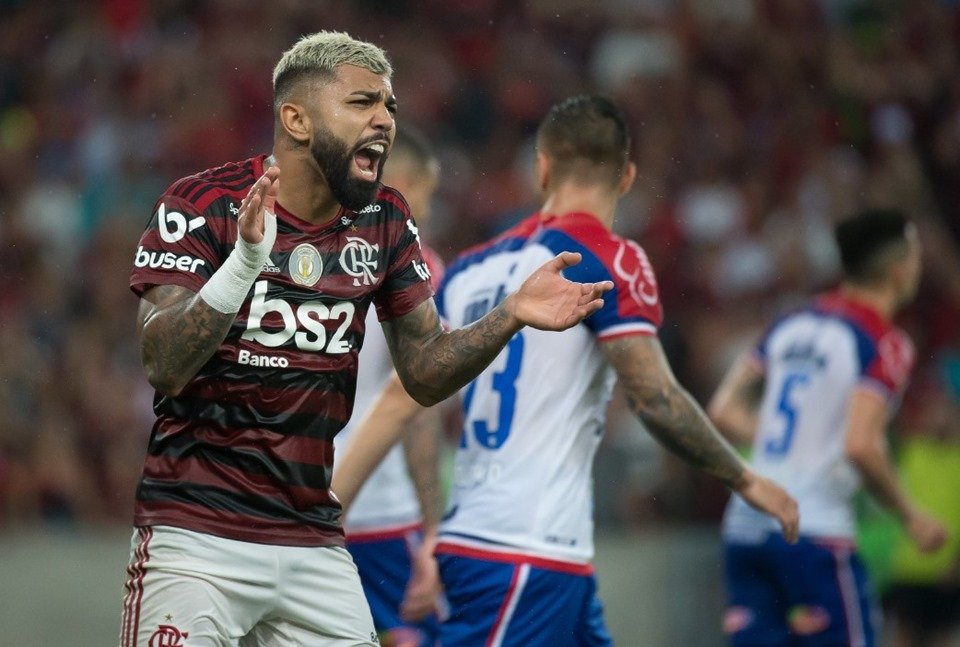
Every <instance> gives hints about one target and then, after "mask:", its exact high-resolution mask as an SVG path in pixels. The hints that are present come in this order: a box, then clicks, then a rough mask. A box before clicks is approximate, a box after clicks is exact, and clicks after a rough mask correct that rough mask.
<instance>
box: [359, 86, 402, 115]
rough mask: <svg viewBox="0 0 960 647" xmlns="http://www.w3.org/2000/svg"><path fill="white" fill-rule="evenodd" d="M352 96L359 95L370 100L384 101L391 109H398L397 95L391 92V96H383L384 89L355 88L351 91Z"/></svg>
mask: <svg viewBox="0 0 960 647" xmlns="http://www.w3.org/2000/svg"><path fill="white" fill-rule="evenodd" d="M350 95H351V96H354V95H359V96H361V97H363V98H365V99H368V100H370V101H381V100H382V101H383V104H384V105H385V106H387V108H389V109H390V110H396V109H397V97H396V95H393V94H391V95H390V96H388V97H386V98H383V95H384V93H383V91H382V90H354V91H353V92H351V93H350Z"/></svg>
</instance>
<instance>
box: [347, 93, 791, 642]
mask: <svg viewBox="0 0 960 647" xmlns="http://www.w3.org/2000/svg"><path fill="white" fill-rule="evenodd" d="M537 149H538V154H537V179H538V182H539V187H540V188H541V190H542V192H543V206H542V208H541V209H540V211H539V212H538V213H536V214H534V215H533V216H531V217H530V218H528V219H526V220H525V221H523V222H522V223H520V224H519V225H517V226H516V227H514V228H513V229H511V230H509V231H507V232H506V233H505V234H503V235H502V236H500V237H498V238H496V239H494V240H493V241H491V242H489V243H486V244H483V245H481V246H479V247H477V248H474V249H472V250H468V251H467V252H465V253H464V254H463V255H461V256H460V257H459V258H458V259H457V260H456V261H455V262H454V263H453V264H452V265H451V267H450V269H449V271H448V272H447V274H446V275H445V278H444V281H443V283H442V287H441V290H440V293H439V295H438V297H437V302H438V304H440V308H441V311H442V313H443V314H444V315H445V317H446V320H447V323H448V325H450V326H451V327H453V328H459V327H462V326H469V325H471V324H472V323H473V322H474V321H476V320H477V319H479V318H480V317H482V316H483V315H484V314H485V313H487V312H489V311H490V310H491V309H492V308H494V307H496V305H497V304H498V303H500V302H501V301H502V300H503V298H504V296H505V295H506V294H509V292H510V291H511V290H512V289H513V286H514V285H515V284H516V283H517V282H518V281H519V280H520V277H522V276H523V275H524V274H525V273H526V272H527V271H528V268H530V267H534V266H536V265H538V264H539V263H541V262H542V259H544V258H549V257H552V256H553V254H554V251H553V250H555V249H558V248H560V247H563V248H569V249H575V250H576V251H578V252H580V254H581V256H582V262H581V264H580V265H579V266H577V268H570V269H568V270H567V271H565V274H564V275H565V276H566V277H567V278H570V279H573V280H577V281H580V280H584V279H585V278H586V277H591V278H590V279H589V280H591V281H595V280H601V281H612V282H613V283H614V289H613V290H612V291H611V292H609V293H608V295H607V296H606V297H605V299H604V306H603V308H601V309H600V310H599V311H598V312H597V313H595V314H594V315H593V316H591V317H590V318H589V319H587V320H585V321H584V322H583V323H584V325H582V326H577V327H575V328H574V329H571V330H569V331H567V333H566V334H564V335H562V336H560V337H557V338H556V339H554V340H549V339H547V337H546V335H545V334H544V333H542V332H540V331H536V330H526V331H523V333H521V334H519V335H514V337H513V338H512V339H511V340H510V342H509V343H508V344H507V347H506V348H505V350H504V351H503V352H501V353H500V355H499V356H498V357H497V359H495V360H494V361H493V363H492V364H491V365H490V367H489V368H488V369H487V370H485V371H484V372H483V373H482V374H481V375H480V376H479V377H478V378H477V379H476V380H475V381H474V382H472V383H471V384H470V385H469V386H468V387H467V389H466V390H465V392H464V394H463V406H464V418H465V419H464V428H463V435H462V437H461V440H460V447H459V450H458V452H457V457H456V463H455V474H454V487H453V491H452V493H451V498H450V501H449V504H448V506H449V509H448V512H447V514H446V516H445V518H444V520H443V521H442V522H441V526H440V537H439V541H438V546H437V554H438V559H439V563H440V570H441V579H442V581H443V585H444V590H445V593H446V596H447V600H448V603H449V606H450V609H449V612H450V615H449V618H448V619H447V620H445V621H444V623H443V625H442V626H441V643H442V644H444V645H551V646H555V645H608V644H610V643H611V639H610V636H609V634H608V633H607V631H606V628H605V626H604V621H603V616H602V610H601V607H600V604H599V598H598V597H597V595H596V584H595V581H594V578H593V567H592V565H591V560H592V557H593V522H592V516H591V509H592V487H591V485H592V482H591V481H592V477H591V471H592V462H593V456H594V453H595V451H596V448H597V445H598V444H599V442H600V437H601V435H602V433H603V429H604V413H605V409H606V406H607V402H608V400H609V397H610V394H611V390H612V388H613V385H614V382H615V381H616V379H617V377H619V378H620V379H621V381H622V383H623V386H624V389H625V391H626V392H627V394H628V396H629V398H630V401H631V403H632V409H633V410H634V412H635V413H636V414H637V415H638V416H639V417H640V418H641V420H643V421H644V423H645V424H646V426H647V428H648V429H649V430H650V431H651V433H653V434H654V435H655V436H656V437H657V438H658V439H659V440H660V441H661V442H663V443H664V444H665V445H667V446H668V447H669V448H670V449H672V450H673V451H674V452H676V453H677V454H678V455H680V456H682V457H683V458H685V459H686V460H688V461H690V462H692V463H693V464H695V465H697V466H699V467H700V468H702V469H704V470H705V471H707V472H709V473H711V474H713V475H715V476H717V477H719V478H720V479H722V480H723V481H724V482H725V483H726V484H727V485H729V486H730V487H732V488H734V489H735V490H737V491H739V492H740V493H742V494H743V495H744V496H745V497H746V498H747V499H748V500H750V501H751V502H753V503H754V504H755V505H757V506H758V507H760V508H761V509H763V510H765V511H767V512H770V513H771V514H774V515H775V516H776V517H777V518H778V519H779V520H780V522H781V523H782V524H783V526H784V530H785V533H786V534H787V536H788V537H790V538H792V536H793V535H794V533H795V529H796V523H797V519H796V507H795V504H794V502H793V501H792V499H790V497H789V496H787V495H786V493H785V492H784V491H783V490H782V489H780V488H779V487H778V486H776V485H775V484H774V483H773V482H771V481H769V480H767V479H764V478H761V477H759V476H757V475H756V474H755V473H754V472H753V471H751V470H750V469H749V468H748V467H747V466H746V465H745V464H744V463H743V462H742V461H741V460H740V459H739V457H738V456H737V455H736V454H735V453H734V452H733V450H732V449H731V448H730V446H729V445H728V444H727V443H726V442H725V441H724V440H723V439H722V438H721V437H720V435H719V434H718V433H717V432H716V430H715V429H713V427H712V425H711V424H710V423H709V421H708V419H707V418H706V415H705V414H704V413H703V412H702V411H701V410H700V408H699V407H698V406H697V405H696V404H695V402H694V401H693V399H692V398H691V397H690V396H689V395H688V394H687V393H686V391H685V390H684V389H683V388H682V387H680V385H679V384H677V382H676V380H675V379H674V377H673V375H672V372H671V371H670V368H669V366H668V364H667V362H666V359H665V357H664V354H663V351H662V349H661V347H660V344H659V342H658V340H657V336H656V335H657V326H659V324H660V321H661V306H660V301H659V295H658V293H657V284H656V279H655V277H654V273H653V269H652V268H651V267H650V263H649V262H648V260H647V258H646V255H645V254H644V252H643V250H642V249H641V248H640V246H639V245H637V244H636V243H634V242H632V241H628V240H624V239H622V238H620V237H618V236H616V235H614V234H613V233H611V231H610V229H611V226H612V224H613V216H614V211H615V208H616V205H617V202H618V199H619V198H620V196H621V195H623V194H624V193H626V192H627V191H628V190H629V189H630V187H631V185H632V183H633V181H634V179H635V177H636V168H635V166H634V165H633V163H632V162H630V161H629V135H628V133H627V129H626V126H625V122H624V120H623V117H622V115H621V113H620V111H619V110H618V109H617V108H616V106H615V105H613V104H612V103H611V102H610V101H609V100H607V99H605V98H603V97H597V96H579V97H572V98H570V99H567V100H565V101H562V102H561V103H559V104H557V105H556V106H554V107H553V108H552V109H551V111H550V112H549V114H548V115H547V117H546V119H545V120H544V122H543V124H542V125H541V127H540V129H539V131H538V136H537ZM571 270H572V271H571ZM371 429H372V428H371ZM378 442H380V439H378V438H376V437H375V435H374V434H373V433H372V432H371V434H370V443H369V445H366V451H365V452H364V454H365V456H364V457H359V455H358V454H356V453H355V454H353V455H349V456H347V457H346V458H345V462H346V461H350V464H351V465H352V466H355V467H356V472H357V473H360V472H362V471H363V470H364V469H367V468H368V463H369V462H370V461H368V460H367V458H368V457H369V455H372V454H374V453H375V449H374V446H375V445H376V444H377V443H378ZM344 485H345V486H346V487H345V489H344V492H341V491H340V490H337V491H338V493H341V494H344V493H346V495H347V496H348V497H349V496H350V491H351V490H352V489H353V488H355V484H348V483H345V484H344ZM336 486H337V484H336V483H335V484H334V487H335V488H336Z"/></svg>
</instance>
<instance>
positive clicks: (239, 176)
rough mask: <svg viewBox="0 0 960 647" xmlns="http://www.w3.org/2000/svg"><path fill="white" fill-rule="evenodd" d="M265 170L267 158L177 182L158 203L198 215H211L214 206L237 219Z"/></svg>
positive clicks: (252, 159)
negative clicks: (250, 192)
mask: <svg viewBox="0 0 960 647" xmlns="http://www.w3.org/2000/svg"><path fill="white" fill-rule="evenodd" d="M262 170H263V156H259V157H254V158H250V159H247V160H244V161H242V162H229V163H227V164H224V165H222V166H218V167H215V168H210V169H206V170H204V171H200V172H199V173H195V174H193V175H188V176H186V177H183V178H180V179H179V180H177V181H175V182H173V183H172V184H171V185H170V186H169V187H167V190H166V191H164V193H163V195H162V196H161V197H160V200H159V201H158V202H159V203H162V204H164V205H168V207H167V208H182V209H187V210H190V211H194V212H197V213H203V212H206V211H210V210H211V207H212V206H213V205H218V206H220V207H222V208H221V209H220V210H221V211H225V212H230V213H232V215H234V216H235V215H236V212H237V210H238V209H239V206H240V201H241V200H242V199H243V197H244V196H245V195H246V193H247V191H248V190H249V188H250V185H251V184H253V183H254V182H255V181H256V179H257V177H258V175H259V173H261V172H262ZM231 207H232V208H231ZM158 208H159V204H158ZM223 215H226V213H224V214H223Z"/></svg>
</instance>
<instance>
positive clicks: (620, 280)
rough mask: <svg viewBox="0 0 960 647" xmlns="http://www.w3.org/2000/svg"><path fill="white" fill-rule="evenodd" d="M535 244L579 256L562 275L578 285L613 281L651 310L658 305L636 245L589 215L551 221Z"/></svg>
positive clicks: (654, 281) (652, 281)
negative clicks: (577, 253) (579, 283)
mask: <svg viewBox="0 0 960 647" xmlns="http://www.w3.org/2000/svg"><path fill="white" fill-rule="evenodd" d="M536 240H537V242H539V243H541V244H543V245H545V246H546V247H548V248H549V249H550V250H551V251H552V252H553V253H554V254H557V253H559V252H561V251H570V252H579V253H580V254H581V255H582V257H583V258H582V260H581V261H580V264H579V265H576V266H574V267H572V268H570V269H569V270H566V271H565V272H564V275H565V276H567V277H568V278H570V279H572V280H576V281H581V282H585V283H586V282H598V281H613V282H614V284H615V285H616V286H617V287H618V289H619V290H621V291H624V292H627V293H629V294H630V295H631V297H632V298H633V299H634V300H636V301H638V302H641V303H646V304H647V305H650V306H655V305H658V304H659V294H658V290H657V278H656V274H655V272H654V269H653V265H652V264H651V263H650V259H649V258H648V257H647V253H646V252H645V251H644V249H643V247H642V246H640V244H639V243H637V242H635V241H633V240H630V239H627V238H623V237H621V236H618V235H617V234H615V233H613V232H612V231H610V230H609V229H607V228H606V227H605V226H604V225H603V224H602V223H601V222H600V221H599V220H598V219H597V218H595V217H594V216H592V215H590V214H571V215H568V216H564V217H562V218H557V219H555V220H552V221H550V222H549V223H548V224H547V226H546V227H544V229H543V231H542V232H541V233H540V234H539V235H538V236H537V238H536Z"/></svg>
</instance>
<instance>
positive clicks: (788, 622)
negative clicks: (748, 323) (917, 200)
mask: <svg viewBox="0 0 960 647" xmlns="http://www.w3.org/2000/svg"><path fill="white" fill-rule="evenodd" d="M836 239H837V243H838V246H839V249H840V256H841V259H842V262H843V268H844V280H843V282H842V284H841V286H840V287H839V288H838V289H837V290H835V291H833V292H830V293H827V294H824V295H821V296H819V297H818V298H816V299H815V300H814V301H813V302H812V303H811V304H810V305H808V306H807V307H805V308H803V309H801V310H799V311H797V312H793V313H791V314H789V315H787V316H785V317H783V318H782V319H780V320H779V321H777V322H775V323H774V324H773V325H772V326H771V327H770V328H769V329H768V331H767V332H766V334H765V335H764V336H763V338H762V339H761V340H760V342H759V344H758V345H757V347H756V349H755V351H754V352H753V353H752V354H750V355H748V356H746V357H744V358H742V359H741V360H740V361H739V362H737V363H736V364H735V365H734V366H733V367H732V368H731V370H730V372H729V373H728V374H727V376H726V378H725V379H724V381H723V383H722V384H721V386H720V388H719V389H718V391H717V394H716V395H715V396H714V398H713V400H712V401H711V404H710V407H709V411H710V414H711V416H712V417H713V418H714V420H715V421H716V423H717V425H718V426H719V427H720V428H721V429H722V430H724V431H725V432H726V433H728V435H729V436H730V437H731V438H732V439H734V440H739V441H749V442H752V447H753V452H752V456H753V465H754V467H755V469H756V470H757V471H758V472H760V473H761V474H763V475H764V476H767V477H768V478H772V479H775V480H776V481H777V482H779V483H782V484H783V485H784V487H786V488H787V490H788V491H789V492H790V493H791V494H792V495H793V496H794V497H796V499H797V501H798V503H799V505H800V518H801V521H800V535H801V537H800V541H799V542H798V543H797V544H796V545H792V546H788V545H786V544H784V543H783V542H782V540H781V539H780V538H779V537H778V536H777V535H776V533H774V532H772V531H773V530H774V528H773V527H772V526H771V524H770V523H769V521H768V520H767V519H766V518H764V517H762V516H761V515H758V514H756V513H755V512H754V511H753V510H752V509H750V508H749V507H748V506H747V505H746V504H745V503H744V502H743V501H742V500H741V499H740V498H739V497H736V496H734V497H733V498H732V499H731V501H730V504H729V506H728V509H727V514H726V516H725V519H724V526H723V535H724V539H725V544H726V569H727V586H728V593H729V607H728V610H727V614H726V618H725V622H724V625H725V628H726V631H727V633H729V634H730V637H731V641H732V643H733V644H734V645H737V646H738V647H739V646H760V645H797V646H803V647H806V646H814V645H815V646H818V647H820V646H822V647H826V646H834V645H853V646H855V647H860V646H870V645H873V644H874V643H875V640H876V637H875V630H876V628H875V627H874V623H873V621H872V618H871V615H872V613H871V612H872V610H871V600H870V596H869V595H868V591H867V583H866V576H865V572H864V569H863V566H862V564H861V562H860V560H859V558H858V556H857V554H856V550H855V545H854V530H855V528H854V513H853V509H852V504H851V499H852V497H853V495H854V493H855V492H856V491H857V490H858V488H859V486H860V484H861V482H862V483H863V484H864V485H866V486H867V488H868V489H869V490H870V491H871V492H872V493H873V494H874V495H876V496H877V498H878V499H879V500H880V502H882V503H884V504H886V505H887V506H888V507H889V508H890V509H891V510H893V511H894V512H895V513H896V514H897V516H898V517H899V518H900V519H901V521H902V522H903V523H904V525H905V527H906V529H907V532H908V533H909V534H910V536H911V537H912V538H913V539H914V541H915V542H916V543H917V545H918V547H919V548H920V549H921V550H935V549H937V548H938V547H939V546H940V545H941V544H942V543H943V541H944V539H945V531H944V529H943V527H942V526H941V525H940V524H939V523H938V522H937V521H936V520H934V519H932V518H931V517H929V516H928V515H926V514H924V513H923V512H921V511H919V510H918V509H917V508H916V507H915V506H914V505H913V504H912V503H911V502H910V501H909V500H908V499H907V497H906V495H905V494H904V493H903V491H902V490H901V489H900V487H899V485H898V484H897V479H896V475H895V474H894V471H893V469H892V467H891V464H890V461H889V459H888V456H887V449H886V441H885V435H884V434H885V431H886V425H887V422H888V420H889V418H890V415H891V413H892V411H893V409H894V407H895V404H896V402H897V401H898V400H899V398H900V396H901V395H902V393H903V390H904V388H905V387H906V383H907V380H908V377H909V374H910V370H911V367H912V365H913V347H912V345H911V343H910V340H909V338H908V337H907V336H906V334H905V333H904V332H903V331H901V330H899V329H898V328H896V327H895V326H894V325H893V324H892V323H891V318H892V317H893V316H894V314H895V313H896V312H897V311H898V310H899V309H900V308H901V307H902V306H903V305H905V304H906V303H908V302H909V301H910V300H911V299H912V297H913V295H914V293H915V292H916V287H917V284H918V281H919V277H920V247H919V241H918V239H917V233H916V230H915V228H914V227H913V225H912V224H910V223H909V222H908V221H907V220H906V218H905V217H904V216H903V215H902V214H900V213H899V212H894V211H868V212H864V213H862V214H859V215H857V216H855V217H853V218H850V219H847V220H845V221H844V222H842V223H840V224H839V225H838V227H837V231H836Z"/></svg>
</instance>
